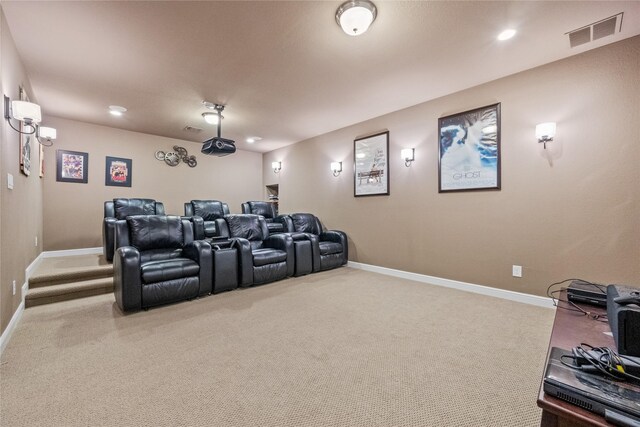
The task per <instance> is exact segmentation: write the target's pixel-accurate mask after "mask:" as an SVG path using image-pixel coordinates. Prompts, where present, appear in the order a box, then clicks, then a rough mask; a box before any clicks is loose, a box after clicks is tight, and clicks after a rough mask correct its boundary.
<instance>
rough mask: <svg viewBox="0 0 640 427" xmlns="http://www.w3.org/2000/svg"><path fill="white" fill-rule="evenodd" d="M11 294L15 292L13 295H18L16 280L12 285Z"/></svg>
mask: <svg viewBox="0 0 640 427" xmlns="http://www.w3.org/2000/svg"><path fill="white" fill-rule="evenodd" d="M11 292H13V295H15V294H16V281H15V280H14V281H13V283H12V284H11Z"/></svg>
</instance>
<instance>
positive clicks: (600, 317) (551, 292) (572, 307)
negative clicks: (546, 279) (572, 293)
mask: <svg viewBox="0 0 640 427" xmlns="http://www.w3.org/2000/svg"><path fill="white" fill-rule="evenodd" d="M567 282H579V283H580V284H582V285H588V286H593V287H594V289H597V290H598V292H601V293H602V294H604V295H606V294H607V287H606V286H605V285H601V284H599V283H593V282H589V281H587V280H584V279H565V280H562V281H560V282H556V283H552V284H550V285H549V287H548V288H547V296H548V297H549V298H551V300H552V301H553V305H554V306H555V307H556V308H560V309H563V310H568V311H575V312H578V313H582V314H583V315H585V316H587V317H589V318H590V319H593V320H597V321H598V322H606V321H607V315H606V314H598V313H592V312H590V311H587V310H585V309H583V308H582V307H580V306H579V305H578V304H576V303H574V302H573V301H569V300H564V299H560V298H559V297H558V296H557V295H558V294H560V292H562V290H563V288H560V289H552V288H553V287H554V286H558V285H562V284H564V283H567ZM560 302H564V303H567V304H568V305H569V307H564V306H561V305H560V304H559V303H560Z"/></svg>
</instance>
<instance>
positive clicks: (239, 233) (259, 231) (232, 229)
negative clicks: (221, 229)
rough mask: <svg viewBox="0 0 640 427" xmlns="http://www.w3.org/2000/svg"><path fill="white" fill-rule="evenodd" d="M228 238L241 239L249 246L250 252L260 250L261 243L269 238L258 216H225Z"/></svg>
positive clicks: (262, 221) (265, 224)
mask: <svg viewBox="0 0 640 427" xmlns="http://www.w3.org/2000/svg"><path fill="white" fill-rule="evenodd" d="M225 220H226V222H227V224H228V226H229V237H241V238H243V239H247V240H248V241H249V243H250V244H251V250H254V249H261V248H262V242H263V241H264V240H265V239H266V238H267V237H269V229H268V228H267V223H266V222H265V220H264V218H262V217H261V216H260V215H248V214H243V215H227V216H226V217H225Z"/></svg>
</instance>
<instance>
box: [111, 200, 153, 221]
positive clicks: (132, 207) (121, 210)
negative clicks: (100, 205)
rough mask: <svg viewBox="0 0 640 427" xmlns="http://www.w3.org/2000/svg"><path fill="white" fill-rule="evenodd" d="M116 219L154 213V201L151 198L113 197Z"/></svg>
mask: <svg viewBox="0 0 640 427" xmlns="http://www.w3.org/2000/svg"><path fill="white" fill-rule="evenodd" d="M113 206H114V210H115V214H116V219H126V218H127V217H128V216H131V215H155V214H156V201H155V200H153V199H113Z"/></svg>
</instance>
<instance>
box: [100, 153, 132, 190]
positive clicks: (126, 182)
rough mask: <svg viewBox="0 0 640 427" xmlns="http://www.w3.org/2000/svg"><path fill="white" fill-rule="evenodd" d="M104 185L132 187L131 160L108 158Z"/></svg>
mask: <svg viewBox="0 0 640 427" xmlns="http://www.w3.org/2000/svg"><path fill="white" fill-rule="evenodd" d="M104 185H110V186H113V187H131V159H123V158H122V157H111V156H107V160H106V165H105V171H104Z"/></svg>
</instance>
